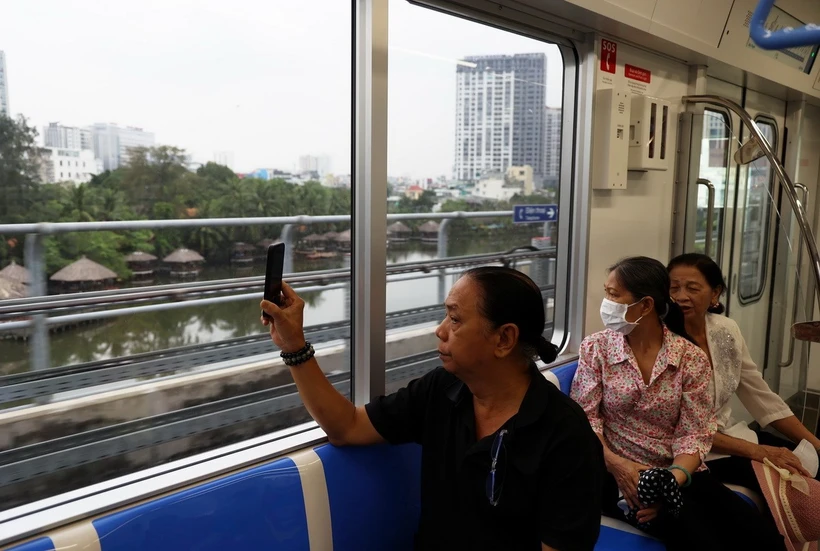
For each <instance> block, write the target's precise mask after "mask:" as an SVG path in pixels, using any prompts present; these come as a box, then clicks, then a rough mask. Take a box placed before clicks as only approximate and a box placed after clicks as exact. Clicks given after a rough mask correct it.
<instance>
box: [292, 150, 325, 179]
mask: <svg viewBox="0 0 820 551" xmlns="http://www.w3.org/2000/svg"><path fill="white" fill-rule="evenodd" d="M299 172H316V173H318V174H319V176H324V175H325V174H327V173H328V172H330V157H328V156H327V155H302V156H301V157H299Z"/></svg>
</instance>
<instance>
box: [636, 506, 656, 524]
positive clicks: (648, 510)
mask: <svg viewBox="0 0 820 551" xmlns="http://www.w3.org/2000/svg"><path fill="white" fill-rule="evenodd" d="M662 507H663V504H662V503H655V504H654V505H649V506H648V507H644V508H643V509H639V510H638V514H637V515H635V516H636V518H637V519H638V522H640V523H641V524H646V523H647V522H650V521H652V520H655V519H656V518H658V513H660V512H661V508H662Z"/></svg>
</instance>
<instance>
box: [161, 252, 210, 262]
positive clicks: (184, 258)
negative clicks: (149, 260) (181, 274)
mask: <svg viewBox="0 0 820 551" xmlns="http://www.w3.org/2000/svg"><path fill="white" fill-rule="evenodd" d="M162 261H163V262H168V263H169V264H189V263H191V262H204V261H205V259H204V258H202V255H200V254H199V253H198V252H196V251H192V250H191V249H177V250H175V251H174V252H172V253H171V254H169V255H168V256H166V257H165V258H163V259H162Z"/></svg>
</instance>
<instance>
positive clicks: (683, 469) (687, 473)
mask: <svg viewBox="0 0 820 551" xmlns="http://www.w3.org/2000/svg"><path fill="white" fill-rule="evenodd" d="M666 470H667V471H674V470H677V471H681V472H682V473H683V474H685V475H686V482H684V483H683V487H684V488H686V487H687V486H689V485H690V484H692V475H691V474H689V471H688V470H686V469H685V468H684V467H681V466H680V465H672V466H670V467H669V468H667V469H666Z"/></svg>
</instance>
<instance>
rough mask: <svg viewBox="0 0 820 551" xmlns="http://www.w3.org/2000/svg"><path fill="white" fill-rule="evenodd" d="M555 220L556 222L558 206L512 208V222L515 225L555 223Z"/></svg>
mask: <svg viewBox="0 0 820 551" xmlns="http://www.w3.org/2000/svg"><path fill="white" fill-rule="evenodd" d="M556 220H558V205H514V206H513V222H514V223H515V224H530V223H533V222H555V221H556Z"/></svg>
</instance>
